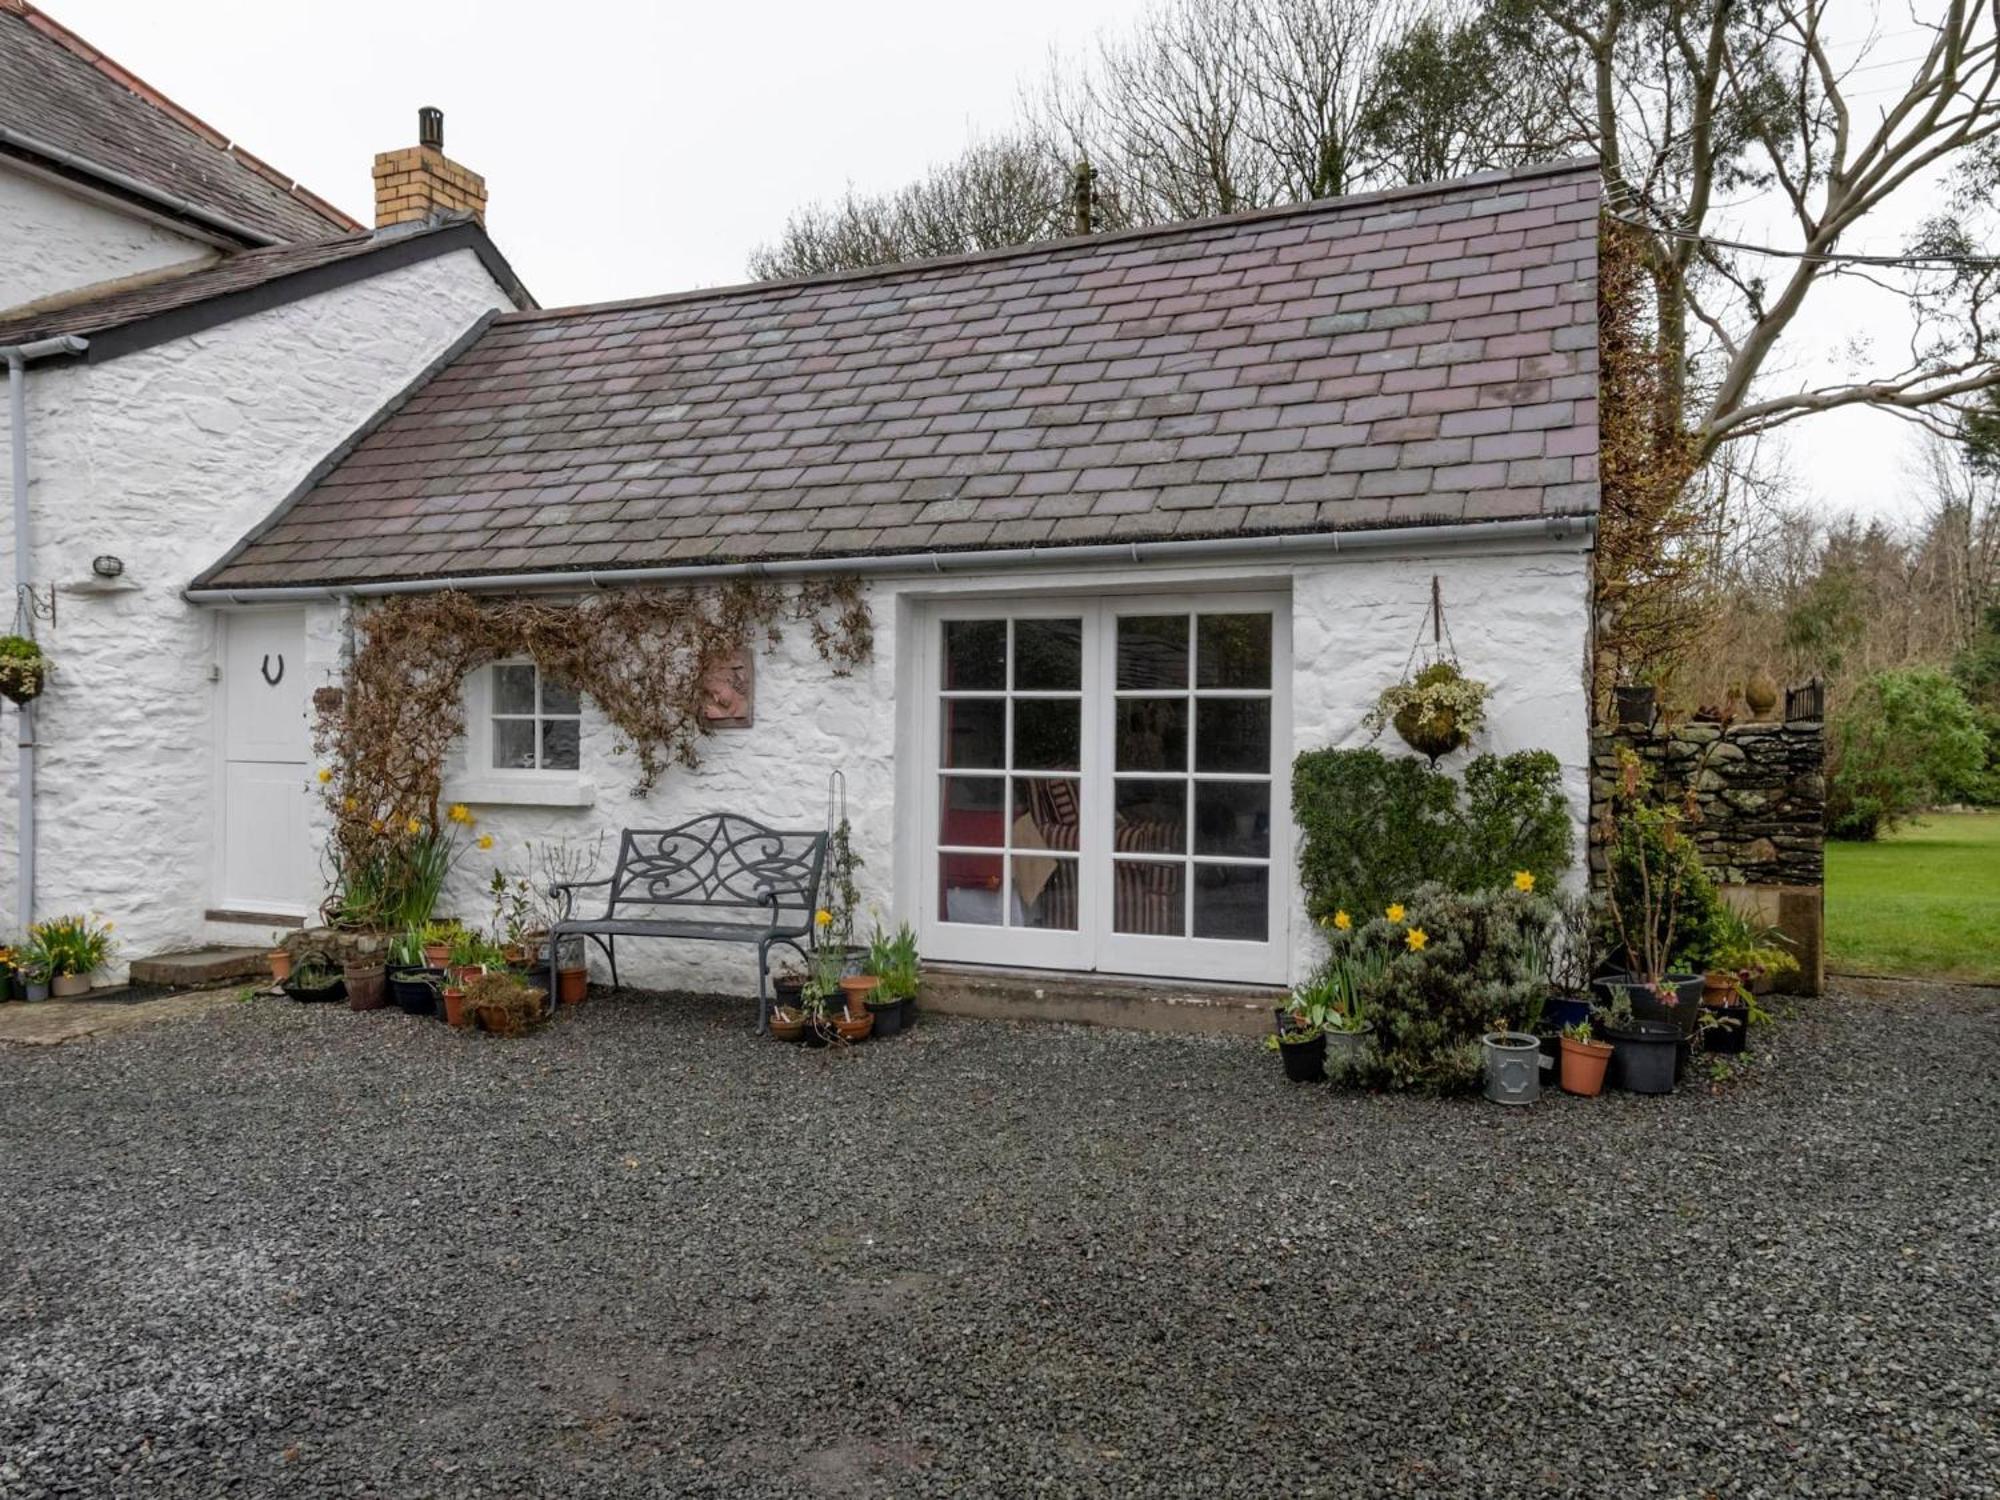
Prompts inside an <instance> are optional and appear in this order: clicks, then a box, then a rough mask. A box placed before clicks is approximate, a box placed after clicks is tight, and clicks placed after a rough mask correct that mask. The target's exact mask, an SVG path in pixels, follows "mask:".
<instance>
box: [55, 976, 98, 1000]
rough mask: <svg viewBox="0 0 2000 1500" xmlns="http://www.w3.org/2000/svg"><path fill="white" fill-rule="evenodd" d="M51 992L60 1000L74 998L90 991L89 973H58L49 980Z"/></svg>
mask: <svg viewBox="0 0 2000 1500" xmlns="http://www.w3.org/2000/svg"><path fill="white" fill-rule="evenodd" d="M49 993H50V994H52V995H54V996H55V997H56V999H58V1000H73V999H75V998H76V997H77V996H78V995H88V994H89V993H90V976H89V975H88V974H58V975H56V976H55V977H54V978H53V979H51V980H50V981H49Z"/></svg>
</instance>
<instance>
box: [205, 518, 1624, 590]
mask: <svg viewBox="0 0 2000 1500" xmlns="http://www.w3.org/2000/svg"><path fill="white" fill-rule="evenodd" d="M1596 531H1597V518H1596V517H1595V516H1535V517H1529V518H1519V519H1512V520H1504V521H1471V522H1455V523H1452V524H1450V525H1445V526H1420V525H1412V526H1383V527H1375V528H1371V529H1369V530H1357V531H1314V532H1287V533H1283V534H1280V535H1275V536H1232V537H1203V538H1200V539H1197V540H1190V541H1160V542H1099V543H1090V544H1086V545H1079V546H1075V547H1010V548H1005V549H989V550H981V551H965V552H921V553H911V552H904V553H884V554H876V555H873V556H868V557H797V558H779V559H777V560H774V561H771V562H744V563H697V564H692V565H689V566H687V567H678V568H676V567H645V568H603V569H585V568H579V569H572V570H568V571H563V572H550V573H484V574H471V575H467V576H466V577H463V578H397V579H390V580H387V581H383V582H377V583H347V584H310V585H298V586H277V587H272V588H247V589H232V588H191V589H186V590H183V591H182V595H181V597H182V598H184V599H186V600H187V601H188V603H190V604H278V603H283V602H287V601H291V600H311V599H318V600H329V599H373V598H383V597H387V596H390V595H395V594H434V593H440V592H443V591H444V590H447V589H450V590H454V591H459V592H465V593H494V592H522V591H526V590H531V589H533V590H539V589H568V590H580V589H604V588H623V587H630V586H632V585H634V584H648V583H656V584H657V583H666V584H674V583H712V582H717V581H719V580H722V579H729V578H792V577H800V576H804V575H810V574H822V575H823V574H851V575H859V576H872V575H878V574H903V575H918V576H921V575H924V574H937V575H940V576H942V575H944V574H948V573H975V572H993V571H1000V570H1010V569H1018V568H1075V567H1089V566H1093V565H1095V566H1116V565H1121V564H1132V563H1162V564H1170V563H1182V562H1214V561H1220V560H1233V561H1255V560H1260V559H1261V560H1274V559H1282V560H1287V561H1289V560H1291V559H1294V558H1298V557H1305V556H1342V555H1345V554H1348V553H1369V552H1395V551H1407V552H1413V553H1428V552H1432V551H1435V550H1438V549H1441V548H1455V547H1484V546H1489V545H1492V544H1494V543H1506V542H1517V543H1518V542H1544V543H1546V542H1557V543H1562V542H1569V543H1572V544H1574V545H1578V546H1587V545H1589V543H1590V541H1591V538H1592V537H1593V536H1594V535H1595V533H1596Z"/></svg>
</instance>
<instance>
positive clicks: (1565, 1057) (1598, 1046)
mask: <svg viewBox="0 0 2000 1500" xmlns="http://www.w3.org/2000/svg"><path fill="white" fill-rule="evenodd" d="M1610 1065H1611V1044H1610V1043H1609V1042H1579V1041H1575V1040H1573V1039H1572V1038H1570V1037H1564V1038H1563V1039H1562V1086H1563V1092H1564V1093H1566V1094H1581V1095H1583V1096H1584V1098H1586V1099H1594V1098H1596V1097H1597V1095H1598V1094H1599V1093H1601V1092H1602V1091H1603V1089H1604V1070H1605V1069H1606V1068H1608V1067H1609V1066H1610Z"/></svg>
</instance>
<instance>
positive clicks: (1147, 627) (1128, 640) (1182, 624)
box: [1118, 615, 1188, 689]
mask: <svg viewBox="0 0 2000 1500" xmlns="http://www.w3.org/2000/svg"><path fill="white" fill-rule="evenodd" d="M1187 632H1188V622H1187V616H1186V615H1129V616H1127V617H1125V618H1123V619H1121V620H1119V622H1118V686H1119V687H1120V688H1121V689H1122V688H1184V687H1186V686H1187V680H1188V663H1187V653H1188V634H1187Z"/></svg>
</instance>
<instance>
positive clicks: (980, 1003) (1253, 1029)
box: [917, 963, 1285, 1036]
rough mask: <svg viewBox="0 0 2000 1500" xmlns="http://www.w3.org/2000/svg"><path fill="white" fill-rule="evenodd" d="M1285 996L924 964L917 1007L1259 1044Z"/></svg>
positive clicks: (1237, 988)
mask: <svg viewBox="0 0 2000 1500" xmlns="http://www.w3.org/2000/svg"><path fill="white" fill-rule="evenodd" d="M1284 995H1285V992H1284V991H1283V990H1281V989H1273V988H1267V987H1265V986H1262V985H1247V984H1194V983H1190V982H1188V981H1186V980H1177V979H1125V978H1107V977H1104V976H1102V975H1097V974H1060V973H1052V972H1050V971H1048V970H1045V969H992V968H980V967H975V966H973V965H970V964H932V963H927V964H925V965H924V982H923V993H922V995H921V996H920V997H919V999H918V1001H917V1003H918V1005H919V1006H921V1007H922V1008H923V1009H925V1010H929V1011H937V1012H939V1013H940V1014H943V1015H948V1016H976V1017H979V1018H981V1019H983V1020H989V1021H1069V1022H1074V1023H1077V1024H1080V1025H1084V1026H1119V1027H1124V1028H1127V1029H1129V1030H1133V1031H1178V1032H1206V1033H1213V1034H1220V1035H1226V1036H1260V1035H1262V1034H1263V1033H1265V1032H1267V1031H1269V1030H1270V1029H1271V1007H1272V1006H1274V1005H1277V1004H1278V1003H1279V1002H1280V1001H1281V1000H1282V999H1283V998H1284Z"/></svg>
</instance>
